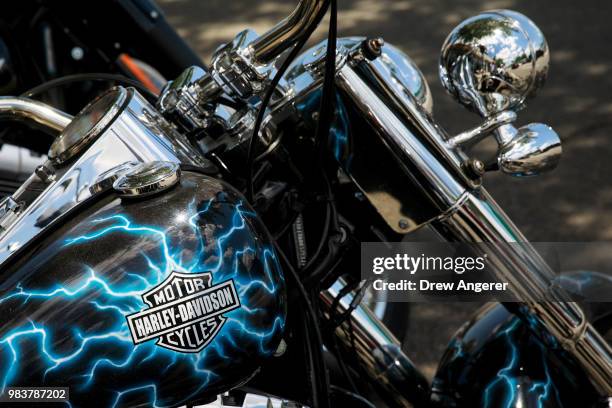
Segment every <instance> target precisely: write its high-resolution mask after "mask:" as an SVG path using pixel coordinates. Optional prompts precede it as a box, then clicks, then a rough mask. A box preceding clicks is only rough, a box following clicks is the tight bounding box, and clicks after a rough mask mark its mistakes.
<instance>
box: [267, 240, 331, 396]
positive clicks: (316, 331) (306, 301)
mask: <svg viewBox="0 0 612 408" xmlns="http://www.w3.org/2000/svg"><path fill="white" fill-rule="evenodd" d="M274 248H275V249H276V252H277V253H278V255H279V257H280V259H281V261H282V262H283V263H284V264H285V266H286V267H287V269H288V270H289V272H290V273H291V276H292V278H293V280H294V281H295V285H296V287H297V288H298V291H299V292H300V295H301V296H302V299H303V300H304V304H305V305H306V311H307V313H308V315H309V316H310V318H311V320H312V326H311V327H310V329H312V332H314V334H315V339H316V341H317V344H318V345H319V348H318V350H317V351H318V352H319V354H320V356H319V357H320V359H321V360H322V359H323V356H322V353H323V335H322V334H321V328H320V327H319V325H318V324H317V320H318V319H317V313H316V312H315V309H314V307H313V305H312V302H311V300H310V296H309V295H308V292H307V291H306V288H305V287H304V285H303V284H302V281H301V280H300V276H299V275H298V273H297V271H296V270H295V268H294V267H293V265H292V264H291V262H289V258H287V255H285V253H284V252H283V250H282V249H281V248H280V246H279V245H278V243H276V242H274ZM314 370H315V371H316V370H317V369H316V368H314ZM320 374H322V375H323V378H324V381H323V383H322V384H321V385H322V386H323V389H322V390H321V391H322V394H323V395H322V396H320V397H319V396H318V392H317V397H318V398H321V399H322V400H323V403H321V401H314V403H315V404H316V406H317V407H325V406H328V402H329V401H328V398H329V397H328V396H329V386H328V384H329V377H328V373H327V371H326V370H325V369H324V364H323V372H322V373H320Z"/></svg>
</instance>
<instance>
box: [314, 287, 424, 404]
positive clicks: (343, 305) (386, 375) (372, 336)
mask: <svg viewBox="0 0 612 408" xmlns="http://www.w3.org/2000/svg"><path fill="white" fill-rule="evenodd" d="M345 287H346V284H345V282H344V281H343V280H342V279H339V280H338V281H336V282H335V283H334V284H333V285H332V286H331V287H330V288H329V289H327V290H325V291H323V292H321V300H322V304H323V307H324V310H325V314H326V315H327V317H330V316H332V315H335V316H342V315H344V314H345V313H346V312H347V311H349V310H350V309H352V307H351V304H352V303H353V302H354V301H355V295H354V293H353V292H351V293H348V294H346V295H345V296H343V297H342V299H340V300H338V301H336V302H334V300H335V299H336V298H337V297H338V296H339V295H340V293H341V291H342V289H344V288H345ZM334 304H335V305H336V306H334ZM332 308H333V309H332ZM335 333H336V335H337V336H338V338H339V339H340V341H341V342H342V344H343V346H344V347H345V348H346V349H347V350H348V351H351V352H354V353H355V357H356V358H357V360H358V361H359V365H360V367H361V368H362V369H363V370H364V371H365V372H366V373H367V375H368V376H369V377H370V380H371V381H372V382H373V383H374V384H376V385H378V386H380V387H381V388H383V389H384V390H385V394H386V395H388V396H389V397H390V398H393V399H394V400H395V402H396V403H398V404H399V405H401V406H412V405H411V404H418V403H421V402H425V401H426V400H427V398H428V395H429V385H428V383H427V380H426V379H425V377H424V376H423V375H422V374H421V373H420V372H419V371H418V370H417V369H416V367H415V366H414V364H413V363H412V361H410V359H409V358H408V357H407V356H406V355H405V354H404V352H403V351H402V348H401V344H400V342H399V341H398V340H397V339H396V338H395V336H393V334H392V333H391V332H390V331H389V330H388V329H387V328H386V327H385V325H384V324H383V323H382V322H381V321H380V320H378V318H377V317H376V316H375V315H374V313H372V312H371V311H370V310H369V309H368V308H367V307H365V306H364V305H362V304H359V305H357V306H356V307H355V309H354V310H353V312H352V313H351V314H350V317H349V318H348V319H346V320H344V321H343V322H342V323H341V324H340V325H339V326H338V327H337V328H336V330H335Z"/></svg>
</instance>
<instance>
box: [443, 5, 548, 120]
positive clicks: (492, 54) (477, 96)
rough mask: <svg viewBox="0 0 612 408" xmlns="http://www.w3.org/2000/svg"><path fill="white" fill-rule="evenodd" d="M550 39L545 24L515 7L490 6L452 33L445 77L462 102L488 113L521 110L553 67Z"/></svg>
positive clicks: (445, 57)
mask: <svg viewBox="0 0 612 408" xmlns="http://www.w3.org/2000/svg"><path fill="white" fill-rule="evenodd" d="M549 59H550V56H549V50H548V44H547V43H546V39H545V38H544V35H543V34H542V32H541V31H540V30H539V28H538V27H537V26H536V25H535V24H534V23H533V22H532V21H531V20H529V19H528V18H527V17H525V16H524V15H522V14H520V13H517V12H514V11H510V10H495V11H489V12H484V13H482V14H479V15H477V16H475V17H472V18H468V19H467V20H465V21H463V22H462V23H460V24H459V25H458V26H457V27H456V28H455V29H454V30H453V31H452V32H451V33H450V34H449V36H448V37H447V38H446V41H445V42H444V45H443V46H442V54H441V56H440V79H441V80H442V84H443V85H444V87H445V88H446V90H447V91H448V92H449V93H450V94H451V95H453V97H455V98H456V99H457V100H458V101H459V102H460V103H461V104H463V105H464V106H466V107H467V108H468V109H471V110H473V111H475V112H477V113H479V114H480V115H482V116H483V117H488V116H489V115H492V114H495V113H499V112H501V111H504V110H518V109H520V108H522V107H523V105H524V103H525V100H526V99H527V98H528V97H530V96H532V95H534V94H535V92H536V91H537V89H538V88H539V87H540V86H541V85H542V84H543V83H544V81H545V79H546V75H547V73H548V63H549Z"/></svg>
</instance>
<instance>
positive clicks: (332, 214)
mask: <svg viewBox="0 0 612 408" xmlns="http://www.w3.org/2000/svg"><path fill="white" fill-rule="evenodd" d="M337 14H338V10H337V2H336V0H331V1H330V20H329V33H328V36H327V51H326V52H327V53H326V55H325V74H324V79H323V88H322V90H321V103H320V106H319V121H318V123H317V129H316V133H315V154H316V155H317V157H316V159H317V160H318V161H320V162H322V163H321V165H320V166H318V167H319V169H320V170H321V175H322V178H323V181H324V183H325V189H326V195H327V203H328V204H327V205H328V207H327V209H326V217H325V224H324V226H323V229H322V234H321V239H320V240H319V245H318V247H317V250H316V251H315V253H314V254H313V256H312V257H311V258H310V260H309V261H308V262H307V263H306V265H305V266H304V268H302V270H304V271H308V270H310V269H311V268H312V266H313V265H315V264H316V263H317V261H318V258H319V256H320V253H321V252H322V250H323V248H324V247H325V244H326V243H328V239H329V236H330V233H331V232H337V231H338V216H337V210H336V206H335V203H334V197H333V191H332V188H331V183H330V181H329V178H328V177H327V174H326V169H325V156H324V151H325V149H323V147H324V146H325V145H326V144H327V142H328V140H329V131H330V128H331V124H332V118H333V117H334V115H335V100H336V98H335V86H334V84H335V78H336V41H337V37H338V16H337ZM329 255H333V254H328V258H329Z"/></svg>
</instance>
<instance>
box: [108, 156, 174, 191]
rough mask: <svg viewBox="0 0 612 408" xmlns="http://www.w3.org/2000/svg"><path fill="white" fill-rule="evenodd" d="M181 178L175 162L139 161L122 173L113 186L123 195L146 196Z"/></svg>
mask: <svg viewBox="0 0 612 408" xmlns="http://www.w3.org/2000/svg"><path fill="white" fill-rule="evenodd" d="M180 178H181V169H180V167H179V165H178V164H177V163H172V162H162V161H153V162H147V163H141V164H138V165H136V166H134V167H132V168H131V169H130V170H128V171H126V172H125V173H123V174H122V175H121V176H119V178H118V179H117V180H116V181H115V182H114V183H113V188H114V189H115V190H116V191H117V192H119V193H120V194H121V195H122V196H124V197H146V196H149V195H152V194H157V193H159V192H162V191H164V190H167V189H169V188H170V187H172V186H174V185H176V183H178V182H179V180H180Z"/></svg>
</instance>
